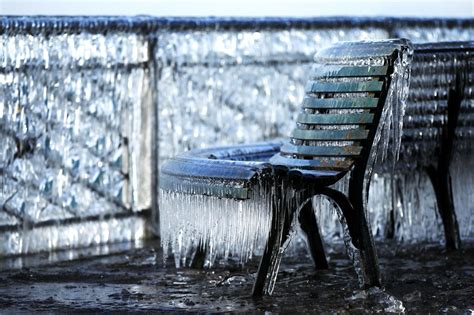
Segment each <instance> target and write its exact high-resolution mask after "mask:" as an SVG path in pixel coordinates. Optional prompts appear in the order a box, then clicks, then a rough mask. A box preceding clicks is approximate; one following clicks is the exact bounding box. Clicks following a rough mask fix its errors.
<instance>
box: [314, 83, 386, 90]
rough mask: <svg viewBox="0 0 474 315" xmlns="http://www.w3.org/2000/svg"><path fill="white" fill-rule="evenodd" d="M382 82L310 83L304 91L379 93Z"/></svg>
mask: <svg viewBox="0 0 474 315" xmlns="http://www.w3.org/2000/svg"><path fill="white" fill-rule="evenodd" d="M382 86H383V81H359V82H357V81H353V82H351V81H347V82H321V81H310V82H308V84H306V88H305V91H306V92H311V93H361V92H380V91H381V90H382Z"/></svg>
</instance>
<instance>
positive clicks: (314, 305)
mask: <svg viewBox="0 0 474 315" xmlns="http://www.w3.org/2000/svg"><path fill="white" fill-rule="evenodd" d="M378 249H379V256H380V263H381V266H382V274H383V277H384V284H385V288H384V289H372V290H368V291H364V290H359V289H358V282H357V279H356V275H355V272H354V270H353V268H352V266H351V264H350V261H349V260H348V259H347V257H346V256H345V254H344V250H343V247H342V246H340V245H335V246H334V247H331V248H329V250H328V251H329V256H330V268H331V269H330V270H327V271H318V272H316V271H314V270H313V266H312V263H311V260H310V258H309V256H307V255H306V253H305V251H303V250H300V251H297V253H296V254H295V255H293V256H292V257H285V258H284V259H283V263H282V267H281V270H280V273H279V277H278V281H277V285H276V289H275V291H274V294H273V296H272V297H264V298H262V299H252V298H251V297H250V292H251V288H252V283H253V279H254V275H255V272H256V270H257V265H258V259H254V261H253V262H252V263H249V264H247V265H246V266H244V267H239V266H238V265H237V264H235V265H233V266H228V267H226V268H223V267H216V269H214V270H204V271H196V270H191V269H175V268H174V267H172V266H171V265H170V266H167V267H166V268H165V267H164V266H163V263H162V261H163V260H162V253H161V251H160V250H159V242H158V241H150V242H147V243H146V244H144V246H143V247H141V248H136V247H133V246H129V247H128V249H126V250H125V251H121V252H115V253H114V252H112V253H111V252H109V253H105V254H104V255H101V256H95V257H90V256H88V257H87V256H86V257H82V258H81V257H80V255H79V257H78V259H76V260H74V261H65V262H56V263H50V264H47V265H39V266H35V267H34V266H33V267H30V268H23V269H10V270H3V271H0V311H2V312H8V311H38V310H43V311H44V310H48V311H61V312H62V311H114V312H115V311H151V310H154V311H194V312H196V311H198V312H224V311H242V312H265V311H269V312H288V313H289V312H291V313H301V312H311V313H314V312H318V313H321V312H323V313H324V312H331V313H373V312H403V311H405V312H410V313H411V312H413V313H427V312H436V313H439V312H442V313H469V312H472V310H474V299H473V296H474V265H473V261H474V241H469V242H466V243H464V247H463V249H462V250H461V251H459V252H455V253H446V252H445V251H444V250H443V247H442V246H441V245H440V244H423V245H403V246H400V245H396V244H392V243H383V244H378ZM170 263H171V262H170Z"/></svg>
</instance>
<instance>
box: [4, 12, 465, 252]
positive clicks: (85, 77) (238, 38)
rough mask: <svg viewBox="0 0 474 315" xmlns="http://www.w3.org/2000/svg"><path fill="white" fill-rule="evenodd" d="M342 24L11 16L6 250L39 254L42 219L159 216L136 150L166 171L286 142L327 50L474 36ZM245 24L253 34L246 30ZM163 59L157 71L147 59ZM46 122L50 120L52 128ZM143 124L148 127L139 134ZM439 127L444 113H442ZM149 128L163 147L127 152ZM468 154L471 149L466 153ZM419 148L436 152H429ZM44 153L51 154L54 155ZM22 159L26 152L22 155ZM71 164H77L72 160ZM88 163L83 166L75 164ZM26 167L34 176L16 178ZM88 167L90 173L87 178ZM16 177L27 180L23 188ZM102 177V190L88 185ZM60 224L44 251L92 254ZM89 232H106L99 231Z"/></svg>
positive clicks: (441, 24) (146, 145) (437, 25)
mask: <svg viewBox="0 0 474 315" xmlns="http://www.w3.org/2000/svg"><path fill="white" fill-rule="evenodd" d="M334 20H336V19H331V21H324V20H321V21H319V22H318V21H316V22H315V23H313V22H314V21H313V22H312V21H302V22H303V23H301V21H298V20H296V21H285V20H284V19H280V21H279V22H278V21H277V23H276V24H274V25H273V24H271V23H267V22H264V23H263V24H262V23H261V21H260V22H259V21H258V19H255V20H249V21H247V22H245V21H244V22H242V21H238V20H237V21H233V22H232V21H224V20H222V21H219V19H215V20H212V19H202V20H198V21H191V22H189V21H184V20H181V21H179V20H177V21H172V20H169V21H168V20H166V19H161V20H160V19H157V18H146V17H134V18H118V17H109V18H103V17H94V18H83V17H68V18H65V17H34V18H28V17H4V18H2V20H1V21H0V23H1V25H0V33H1V35H0V42H1V44H0V121H2V122H3V121H8V124H10V123H11V124H13V125H8V128H6V127H5V126H6V125H4V124H2V125H1V127H0V133H1V136H0V169H1V170H2V172H3V169H4V168H6V167H8V169H7V172H6V174H5V175H4V174H3V173H2V174H1V175H0V186H2V188H3V189H4V190H2V189H0V206H1V207H2V209H1V210H0V228H1V229H0V230H1V232H0V237H1V238H2V239H4V236H5V237H6V235H7V234H6V233H9V234H8V235H15V237H11V238H10V237H9V238H8V239H9V241H8V242H4V243H3V244H7V245H5V246H4V247H2V248H3V249H4V251H3V252H1V254H11V253H25V252H31V251H35V248H34V247H33V246H28V247H24V249H22V250H18V249H19V248H20V249H21V248H22V247H21V246H20V244H26V243H27V242H25V241H22V237H23V236H22V235H26V234H23V229H25V231H27V230H28V229H29V228H30V227H31V226H30V223H33V230H34V229H35V228H34V226H35V224H37V222H39V223H38V224H45V223H44V222H52V223H53V224H56V223H55V222H58V223H57V225H58V226H61V224H62V223H61V222H63V220H70V219H74V220H78V221H80V220H82V219H83V218H84V216H85V217H87V216H89V215H97V216H98V217H97V218H99V219H100V218H101V216H102V215H105V217H107V216H108V215H110V214H113V215H115V214H120V215H124V216H128V215H129V214H130V215H133V213H132V211H131V210H133V211H139V210H137V209H144V208H147V207H148V206H147V203H149V202H150V199H151V195H153V198H155V197H154V191H153V192H152V191H151V186H150V182H149V181H150V180H151V178H149V177H148V176H147V174H150V172H149V171H147V168H148V163H140V159H139V158H138V156H137V155H135V153H134V152H140V153H139V154H138V155H140V156H143V157H146V159H151V156H150V154H152V152H150V151H149V149H150V148H153V150H158V149H156V148H155V147H157V146H159V151H160V152H159V156H160V159H158V158H157V157H155V158H154V160H153V161H154V162H156V164H160V163H162V161H163V160H164V159H166V158H168V157H170V156H172V155H174V154H176V153H178V152H181V151H184V150H188V149H190V148H196V147H206V146H209V145H216V144H225V143H243V142H254V141H258V140H262V139H269V138H273V137H275V136H283V135H286V134H287V133H288V132H289V131H290V130H291V128H292V127H293V125H292V124H293V121H294V118H295V117H296V113H297V111H298V109H299V101H300V99H301V97H302V95H303V85H304V82H305V81H306V79H307V75H308V73H309V67H308V66H309V64H310V63H311V62H312V60H313V54H314V53H315V52H316V51H317V50H319V49H320V48H321V47H323V46H326V45H329V44H332V43H334V42H337V41H341V40H375V39H381V38H388V37H407V38H411V39H414V40H415V41H416V42H425V41H448V40H451V41H452V40H471V39H472V23H471V22H469V21H467V22H466V21H464V22H463V21H461V22H456V23H453V21H448V22H446V21H443V20H441V21H440V20H433V21H426V20H425V21H423V20H422V21H404V20H403V19H399V20H394V19H387V20H386V21H385V20H384V21H378V20H377V21H375V20H367V21H364V20H360V19H353V20H352V19H350V18H348V19H340V21H339V20H338V21H336V22H333V21H334ZM282 21H283V22H282ZM213 23H214V24H213ZM232 23H233V24H232ZM245 23H247V24H253V26H252V27H248V26H244V27H242V25H243V24H245ZM254 23H255V24H254ZM259 23H260V24H259ZM265 23H267V24H265ZM272 23H273V22H272ZM278 23H280V24H278ZM206 24H207V26H206ZM230 24H232V25H233V26H231V27H229V25H230ZM170 25H171V26H170ZM173 25H174V26H173ZM176 25H178V26H176ZM268 25H273V26H268ZM403 32H405V33H403ZM155 40H156V42H157V44H156V45H155ZM155 61H156V63H155V64H154V66H153V67H151V68H148V66H149V62H155ZM270 82H271V84H270ZM275 82H276V83H275ZM471 91H472V90H471ZM152 94H157V99H156V100H155V101H154V104H156V107H157V108H158V110H159V111H160V112H159V127H156V126H155V125H153V124H152V122H151V121H149V120H147V119H150V118H153V115H148V114H147V110H142V109H141V108H140V107H139V106H136V105H137V104H139V103H142V104H149V103H150V99H151V98H152ZM28 102H30V103H31V102H35V104H34V105H35V106H26V105H25V104H27V103H28ZM42 104H46V105H44V106H42ZM64 104H66V105H64ZM410 106H411V105H410V104H409V105H408V109H410V108H411V107H410ZM463 106H464V108H466V110H469V109H470V108H471V109H472V107H473V105H472V101H465V102H463ZM428 107H431V105H430V106H426V107H425V108H428ZM16 109H18V111H16ZM30 110H34V111H33V112H32V111H30ZM46 110H49V112H48V113H46V112H45V111H46ZM132 112H133V115H129V113H132ZM409 115H410V114H409ZM410 116H411V115H410ZM420 116H423V115H420ZM44 117H46V120H44V119H40V118H44ZM140 117H142V118H146V119H145V120H141V123H142V124H143V125H141V126H139V125H138V122H139V121H140ZM76 118H79V119H76ZM416 119H418V118H417V117H414V118H413V121H415V120H416ZM434 120H435V121H436V120H439V121H443V118H442V116H441V115H437V116H435V117H434ZM132 121H133V122H132ZM471 121H472V120H471ZM14 122H15V123H14ZM404 124H405V125H406V124H407V121H406V120H405V122H404ZM132 125H133V126H134V127H133V128H132V127H131V126H132ZM151 125H153V127H151ZM47 128H50V129H48V133H49V136H50V138H51V139H52V140H54V141H50V145H48V146H45V147H44V148H46V149H43V148H41V149H39V150H37V151H35V153H34V154H33V155H36V153H38V155H37V156H31V159H30V156H28V152H29V151H28V148H29V147H30V146H34V144H35V143H34V141H33V140H34V139H32V138H31V137H29V136H28V135H37V134H38V133H42V132H43V131H44V130H45V129H47ZM137 128H138V129H137ZM140 128H141V129H142V131H144V130H146V131H144V132H145V134H147V133H153V132H155V130H154V128H155V129H156V128H158V129H159V130H158V131H157V133H158V134H159V137H158V139H156V141H155V142H154V143H152V144H151V145H150V142H149V138H148V137H151V135H149V134H147V136H146V137H140V141H130V139H128V145H127V146H124V145H123V141H122V140H123V138H124V135H127V138H129V137H128V135H131V134H134V135H137V133H138V130H139V129H140ZM12 131H14V132H15V133H16V134H13V132H12ZM68 131H70V132H71V133H68ZM90 131H93V132H90ZM405 131H406V129H405ZM408 131H409V132H411V130H408ZM5 133H6V134H7V135H5ZM457 133H458V135H459V137H464V138H466V139H472V136H473V132H472V129H471V128H469V125H465V127H462V128H459V130H457ZM91 134H92V136H91ZM99 134H101V135H105V136H104V137H99V136H98V135H99ZM405 134H406V132H405ZM432 134H434V135H436V131H435V130H434V131H433V132H424V133H423V139H427V138H429V137H430V135H432ZM416 135H419V133H416ZM134 137H135V136H134ZM15 139H16V140H20V139H21V140H22V141H20V142H18V141H16V140H15ZM75 140H77V143H76V142H75ZM120 143H122V146H121V147H120V148H119V147H118V145H120ZM423 143H425V142H423ZM426 143H428V141H426ZM36 145H38V144H36ZM470 145H471V144H470V142H463V143H461V144H459V147H461V146H464V147H469V146H470ZM17 146H18V147H20V148H21V150H18V147H17ZM428 146H430V147H432V146H431V144H428ZM417 147H418V148H420V149H421V150H425V149H426V150H428V148H424V146H423V145H421V144H419V145H417ZM402 150H403V145H402ZM40 151H41V152H43V153H46V152H48V154H49V157H47V158H45V154H43V153H41V154H39V153H40ZM19 152H22V153H25V155H23V156H22V157H17V158H14V156H15V155H18V153H19ZM405 152H407V151H405ZM427 156H429V155H427ZM14 160H15V161H14ZM51 160H54V161H51ZM66 160H68V161H69V162H68V163H63V162H64V161H66ZM408 160H409V161H410V162H413V161H415V159H408ZM77 161H81V163H79V165H77ZM13 164H14V166H15V168H13ZM134 165H135V166H137V165H138V166H145V170H143V169H141V170H139V169H135V171H134V168H135V166H134ZM41 166H45V167H41ZM154 168H156V167H151V169H154ZM124 169H128V172H129V173H130V174H127V172H124ZM459 169H460V168H459ZM16 170H22V171H23V170H31V173H28V172H22V173H21V174H20V175H19V174H14V173H15V172H16ZM79 171H80V172H83V173H82V174H83V176H82V177H85V179H84V178H80V181H78V174H79ZM458 172H459V173H460V174H464V173H465V172H462V171H461V170H458ZM124 174H125V175H124ZM142 174H145V176H142ZM11 175H15V176H17V175H19V176H18V178H16V181H15V180H14V179H13V178H11V177H12V176H11ZM460 178H461V177H460ZM462 178H463V179H462V180H466V181H468V180H470V179H469V178H468V179H466V178H465V177H462ZM39 179H43V181H41V180H39ZM94 179H95V180H96V181H95V182H94V184H92V185H90V186H88V187H86V188H84V185H86V186H87V185H89V183H88V182H89V180H92V181H94ZM76 181H78V182H76ZM136 185H141V186H140V189H135V188H134V187H136ZM455 185H458V184H457V183H456V184H455ZM459 185H460V186H459V187H463V186H462V185H461V184H459ZM94 186H97V187H98V188H97V187H94ZM456 187H457V186H456ZM471 187H472V186H471ZM92 188H94V189H92ZM459 191H461V190H459ZM463 192H464V193H463V195H462V196H461V195H459V196H456V198H457V199H456V200H459V202H463V203H464V202H467V200H469V199H468V198H467V197H465V196H467V195H466V193H465V191H463ZM140 194H144V195H141V196H140ZM73 197H74V198H73ZM468 204H469V205H472V202H470V203H468ZM73 208H75V209H74V210H73ZM463 209H464V208H463ZM466 209H469V208H466ZM471 211H472V210H471ZM467 215H468V214H466V213H465V214H464V217H466V216H467ZM24 222H27V224H24ZM126 222H128V221H123V222H122V221H121V219H117V221H116V224H115V223H114V225H113V226H114V227H113V228H114V229H123V230H124V231H130V229H133V226H132V225H127V223H126ZM464 222H466V221H465V220H464V221H463V223H464ZM54 226H56V225H53V226H52V227H51V228H48V229H44V231H47V232H44V233H46V234H41V233H39V232H38V234H35V235H38V236H41V237H40V238H38V239H42V240H44V243H41V244H40V243H39V242H38V245H37V248H38V250H48V249H53V248H56V246H66V247H74V246H76V245H77V246H86V245H87V242H84V243H81V242H78V239H77V238H76V239H74V238H71V239H72V241H71V242H69V241H68V242H49V241H47V240H48V239H51V238H50V236H54V235H56V234H57V233H58V231H59V230H55V228H54ZM127 226H129V228H127ZM408 226H410V225H408ZM84 227H85V225H83V223H78V224H77V225H75V227H71V228H70V229H68V230H67V231H70V232H67V233H66V232H65V233H66V234H65V238H66V239H67V238H68V236H69V235H70V234H69V233H75V231H76V229H81V228H84ZM5 231H7V232H5ZM8 231H15V233H13V234H11V233H10V232H8ZM28 231H31V230H28ZM90 231H91V233H93V234H97V233H98V232H97V230H96V229H90ZM92 231H93V232H92ZM334 231H336V230H334ZM471 231H472V229H471ZM76 232H77V231H76ZM48 233H49V234H48ZM335 233H336V232H333V233H329V234H335ZM124 234H125V235H132V233H129V232H126V233H124ZM112 235H118V234H117V233H113V234H112ZM464 235H466V234H464ZM35 237H36V236H35ZM100 239H101V240H102V241H103V242H112V241H114V240H124V239H122V238H113V237H110V238H106V237H104V238H100ZM75 244H76V245H75Z"/></svg>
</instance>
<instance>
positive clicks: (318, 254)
mask: <svg viewBox="0 0 474 315" xmlns="http://www.w3.org/2000/svg"><path fill="white" fill-rule="evenodd" d="M298 221H299V223H300V226H301V229H302V230H303V232H304V234H305V237H306V243H307V246H308V250H309V253H310V254H311V257H312V258H313V262H314V265H315V268H316V269H328V262H327V260H326V255H325V253H324V246H323V242H322V240H321V235H320V234H319V227H318V221H317V220H316V215H315V214H314V209H313V205H312V199H308V201H307V202H306V203H305V204H304V205H303V207H302V208H301V210H300V214H299V216H298Z"/></svg>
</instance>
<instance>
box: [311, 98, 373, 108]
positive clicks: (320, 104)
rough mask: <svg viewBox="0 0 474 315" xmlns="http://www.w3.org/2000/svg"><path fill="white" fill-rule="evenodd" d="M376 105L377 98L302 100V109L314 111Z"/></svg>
mask: <svg viewBox="0 0 474 315" xmlns="http://www.w3.org/2000/svg"><path fill="white" fill-rule="evenodd" d="M378 103H379V99H378V98H377V97H347V98H345V97H344V98H342V97H341V98H316V97H312V96H305V98H304V99H303V107H304V108H314V109H331V108H334V109H342V108H348V109H351V108H376V107H377V105H378Z"/></svg>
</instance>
